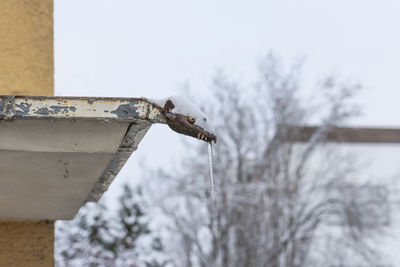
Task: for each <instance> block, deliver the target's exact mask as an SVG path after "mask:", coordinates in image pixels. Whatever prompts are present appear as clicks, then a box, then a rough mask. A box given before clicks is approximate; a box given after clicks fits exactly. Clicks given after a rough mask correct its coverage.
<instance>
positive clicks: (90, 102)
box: [0, 95, 166, 123]
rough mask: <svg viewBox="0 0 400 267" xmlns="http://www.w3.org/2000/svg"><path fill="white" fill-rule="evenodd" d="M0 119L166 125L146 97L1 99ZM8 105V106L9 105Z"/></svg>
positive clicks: (25, 97)
mask: <svg viewBox="0 0 400 267" xmlns="http://www.w3.org/2000/svg"><path fill="white" fill-rule="evenodd" d="M0 99H1V101H0V118H7V119H12V118H38V119H71V118H74V119H96V120H118V121H134V120H147V121H150V122H152V123H166V122H165V118H164V116H163V115H162V114H161V111H162V108H161V107H160V106H158V105H157V104H155V103H153V102H151V101H149V100H147V99H145V98H110V97H107V98H106V97H48V96H46V97H44V96H12V95H4V96H0ZM10 102H11V103H10Z"/></svg>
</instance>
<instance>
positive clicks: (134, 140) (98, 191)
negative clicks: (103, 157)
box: [86, 122, 151, 202]
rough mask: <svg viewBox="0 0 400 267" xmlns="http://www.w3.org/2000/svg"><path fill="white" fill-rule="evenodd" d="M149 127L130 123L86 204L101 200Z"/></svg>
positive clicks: (143, 124)
mask: <svg viewBox="0 0 400 267" xmlns="http://www.w3.org/2000/svg"><path fill="white" fill-rule="evenodd" d="M150 126H151V123H150V122H141V123H132V124H131V125H130V126H129V128H128V130H127V132H126V134H125V136H124V138H123V139H122V141H121V144H120V146H119V147H118V150H117V152H116V153H115V155H114V158H113V159H112V160H111V162H110V163H109V164H108V166H107V167H106V169H105V170H104V172H103V173H102V175H101V176H100V178H99V180H98V181H97V183H96V184H95V185H94V187H93V189H92V191H91V192H90V194H89V197H88V199H87V200H86V202H97V201H98V200H99V199H100V198H101V196H102V195H103V193H104V192H105V191H106V190H107V189H108V187H109V185H110V184H111V182H112V181H113V180H114V178H115V176H117V174H118V172H119V171H120V170H121V168H122V167H123V166H124V164H125V162H126V161H127V160H128V158H129V157H130V156H131V154H132V153H133V151H135V150H136V149H137V147H138V144H139V143H140V141H141V140H142V138H143V137H144V136H145V134H146V133H147V131H148V130H149V128H150Z"/></svg>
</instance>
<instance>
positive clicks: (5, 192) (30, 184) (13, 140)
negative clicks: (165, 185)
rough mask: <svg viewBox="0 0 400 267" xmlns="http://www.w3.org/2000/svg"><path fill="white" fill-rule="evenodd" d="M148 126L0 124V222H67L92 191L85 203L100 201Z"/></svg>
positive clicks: (45, 122) (114, 123) (60, 122)
mask: <svg viewBox="0 0 400 267" xmlns="http://www.w3.org/2000/svg"><path fill="white" fill-rule="evenodd" d="M148 127H149V124H146V123H144V124H138V125H133V126H131V125H130V124H129V123H127V122H119V121H75V120H55V121H54V120H37V119H33V120H27V119H22V120H13V121H2V122H0V132H1V133H2V138H1V139H0V203H1V205H0V220H43V219H49V220H56V219H72V218H73V217H74V216H75V214H76V212H77V211H78V209H79V208H80V207H81V205H82V204H83V203H85V201H86V200H87V199H88V197H89V196H91V192H92V191H93V190H94V188H95V187H96V188H97V189H96V190H95V192H96V194H95V196H93V197H91V198H90V200H95V201H96V200H98V199H99V198H100V197H101V195H102V193H103V192H104V191H105V190H106V189H107V188H108V185H109V184H110V183H111V181H112V180H113V179H114V177H115V175H116V174H117V173H118V171H119V169H120V168H121V167H122V166H123V165H124V163H125V162H126V160H127V159H128V158H129V156H130V155H131V153H132V152H133V151H134V150H135V149H136V148H137V144H138V143H139V142H140V140H141V138H142V137H143V135H144V133H145V132H146V131H147V129H148ZM128 129H132V133H131V135H132V136H131V137H130V134H129V131H128ZM142 130H143V131H142ZM125 141H126V143H125ZM99 179H100V180H99ZM0 238H1V237H0Z"/></svg>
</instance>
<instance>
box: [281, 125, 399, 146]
mask: <svg viewBox="0 0 400 267" xmlns="http://www.w3.org/2000/svg"><path fill="white" fill-rule="evenodd" d="M288 129H289V132H290V134H288V135H287V138H286V140H287V141H290V142H300V143H303V142H308V141H309V140H310V139H311V137H312V136H313V135H314V134H315V133H316V132H317V130H318V129H319V127H317V126H293V127H289V128H288ZM322 139H323V141H328V142H337V143H400V129H399V128H357V127H332V128H330V129H327V130H326V132H324V135H323V137H322Z"/></svg>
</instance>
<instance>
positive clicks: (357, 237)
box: [148, 55, 390, 267]
mask: <svg viewBox="0 0 400 267" xmlns="http://www.w3.org/2000/svg"><path fill="white" fill-rule="evenodd" d="M300 70H301V64H295V65H294V66H293V67H292V68H291V69H290V70H288V71H283V70H282V69H281V67H280V66H279V64H278V61H277V59H276V58H275V57H273V56H271V55H269V56H268V57H266V58H265V59H264V61H263V62H262V63H261V64H260V80H259V82H258V83H257V84H256V86H254V87H252V88H247V87H246V88H244V87H241V86H240V85H239V83H237V82H234V81H230V80H229V79H227V78H226V77H225V76H224V75H222V74H219V75H217V77H216V78H215V80H214V83H213V84H214V86H213V96H214V100H213V101H210V100H209V99H208V101H207V102H206V106H205V107H204V109H205V111H206V113H208V114H209V115H210V117H211V118H213V122H214V126H215V127H216V132H217V135H218V143H217V145H216V146H215V153H214V156H215V157H214V163H215V164H214V173H215V177H216V179H217V180H216V188H217V192H216V199H215V201H211V200H210V186H209V173H208V166H207V164H208V163H207V160H206V156H205V155H206V154H207V151H206V146H204V144H202V145H200V146H199V148H198V150H196V151H194V152H193V153H192V154H191V155H187V156H186V157H185V159H184V160H183V162H182V164H181V166H180V168H179V170H176V171H175V172H174V173H168V172H166V171H162V170H160V171H158V172H150V171H149V173H148V176H151V177H157V179H160V180H162V184H163V185H164V186H165V187H166V188H168V190H167V191H166V193H165V194H163V193H160V192H162V190H160V188H159V185H160V183H161V182H160V183H157V190H156V191H154V190H153V191H152V192H153V193H154V192H157V196H158V197H159V198H158V199H159V200H160V202H158V203H156V205H158V206H159V207H160V208H161V209H162V211H163V213H164V214H165V215H166V217H167V218H169V219H170V224H169V227H170V228H171V230H172V231H173V235H172V236H174V237H175V238H178V239H179V242H171V244H172V243H173V244H175V245H171V244H170V246H169V247H168V248H166V249H169V250H170V253H174V254H175V255H176V257H175V264H176V265H177V266H187V267H191V266H247V267H252V266H255V267H260V266H272V267H278V266H288V267H292V266H293V267H294V266H345V265H346V266H349V265H351V264H365V265H374V264H376V263H377V262H378V261H379V257H378V256H379V252H378V251H376V250H375V249H374V246H373V245H372V244H373V242H374V241H375V240H377V239H378V237H379V236H380V234H382V233H383V232H384V230H385V229H386V227H387V225H388V223H389V221H390V220H389V215H390V213H389V207H390V203H389V199H388V194H389V189H388V186H387V185H386V184H383V183H372V182H361V181H357V179H354V177H355V175H356V169H355V165H354V160H353V159H354V158H351V157H343V156H340V155H338V154H337V153H335V146H334V145H331V144H328V143H327V142H325V141H324V135H325V133H326V132H327V131H329V129H330V128H331V127H334V126H335V125H338V124H340V123H343V122H344V121H345V120H346V119H348V118H350V117H352V116H354V115H356V114H357V112H358V109H357V108H355V107H354V105H353V104H352V98H353V94H354V93H355V92H356V91H357V90H358V89H359V88H360V86H359V85H357V84H349V83H343V82H340V81H338V79H335V78H333V77H327V78H326V79H324V80H323V81H322V82H321V83H319V84H318V87H317V90H316V92H317V94H316V95H314V96H313V97H312V99H311V101H310V100H308V101H307V100H305V99H302V98H300V97H299V90H300V89H299V76H300ZM310 121H318V122H319V123H320V128H319V130H318V131H316V133H315V134H314V135H313V136H312V138H311V139H310V141H309V142H308V143H306V144H303V145H299V144H295V143H291V142H288V140H290V136H291V135H295V134H297V133H296V131H294V130H293V126H298V125H307V124H309V123H310Z"/></svg>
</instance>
